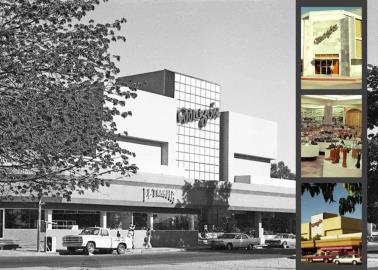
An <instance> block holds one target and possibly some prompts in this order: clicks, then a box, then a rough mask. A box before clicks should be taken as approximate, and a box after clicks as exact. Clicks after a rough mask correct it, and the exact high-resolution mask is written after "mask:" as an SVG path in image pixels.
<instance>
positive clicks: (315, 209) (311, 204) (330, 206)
mask: <svg viewBox="0 0 378 270" xmlns="http://www.w3.org/2000/svg"><path fill="white" fill-rule="evenodd" d="M347 195H348V193H347V192H346V190H345V189H344V187H343V185H342V184H340V183H339V184H337V185H336V187H335V189H334V193H333V196H334V200H335V202H333V203H326V202H325V201H324V198H323V195H322V194H321V193H320V194H319V195H318V196H314V197H311V195H310V194H309V193H308V192H305V193H304V194H303V195H302V198H301V223H307V222H310V221H311V216H313V215H316V214H321V213H323V212H328V213H334V214H339V199H340V198H343V197H346V196H347ZM344 216H346V217H353V218H360V219H361V218H362V206H361V204H359V205H356V208H355V211H354V212H353V213H347V214H345V215H344Z"/></svg>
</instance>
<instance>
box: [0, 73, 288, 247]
mask: <svg viewBox="0 0 378 270" xmlns="http://www.w3.org/2000/svg"><path fill="white" fill-rule="evenodd" d="M118 81H119V83H120V84H122V85H124V86H123V87H127V86H129V85H130V83H138V84H139V87H138V91H137V95H138V96H137V98H136V99H132V100H129V101H128V103H127V104H126V105H127V106H128V107H127V108H128V109H129V110H131V111H132V114H133V115H132V117H128V118H126V119H124V118H121V117H118V116H117V117H116V119H115V120H116V122H117V126H118V130H119V132H120V133H121V134H122V133H123V131H127V133H128V136H123V137H122V136H121V137H120V140H119V144H120V145H121V146H122V147H124V148H126V149H128V150H130V151H131V152H134V153H135V154H136V156H135V158H131V163H135V164H136V165H137V166H138V168H139V170H138V172H137V173H136V174H132V175H130V176H122V175H117V174H114V173H113V174H109V175H106V176H104V179H105V180H108V181H109V182H110V187H100V190H99V191H98V192H90V191H86V192H85V193H84V195H79V194H74V195H73V196H72V199H71V201H69V202H68V201H65V200H63V199H60V198H44V203H45V204H44V206H43V217H44V223H45V224H46V226H45V231H44V234H46V235H49V236H56V237H57V248H58V249H59V248H61V237H62V236H63V235H65V234H73V233H79V231H80V229H82V228H84V227H86V226H95V225H96V226H106V227H108V228H110V229H111V231H112V233H114V234H116V231H117V229H121V234H126V231H127V229H128V228H129V225H130V223H133V224H135V225H136V237H140V239H143V237H144V235H145V234H144V231H143V230H144V229H146V228H147V227H151V228H153V230H154V232H153V238H152V245H153V246H177V243H178V242H179V241H180V239H183V240H184V241H185V243H187V245H195V244H196V243H197V235H198V231H202V230H203V229H204V227H207V228H208V230H223V231H230V230H233V229H235V228H238V229H240V230H241V231H245V232H252V233H254V234H255V235H256V236H259V237H260V238H261V239H262V240H261V241H262V242H263V241H264V238H265V237H267V236H268V235H272V234H275V233H282V232H288V233H295V181H291V180H283V179H273V178H270V166H271V161H272V160H276V159H277V148H278V145H277V125H276V123H274V122H271V121H267V120H263V119H260V118H256V117H252V116H247V115H242V114H239V113H234V112H229V111H225V112H223V111H222V112H221V111H220V106H221V104H220V100H221V88H220V86H219V85H218V84H216V83H213V82H209V81H206V80H202V79H199V78H195V77H192V76H187V75H184V74H180V73H177V72H172V71H169V70H161V71H156V72H150V73H144V74H138V75H133V76H127V77H121V78H119V79H118ZM251 102H253V101H251ZM0 207H1V210H0V211H1V213H0V217H2V220H1V222H2V231H1V235H0V236H1V238H2V239H3V240H9V239H10V240H12V241H15V242H17V243H19V244H20V246H22V247H27V246H31V247H32V246H35V239H36V233H37V231H36V223H37V216H38V214H37V205H36V203H34V202H26V201H24V200H21V199H19V198H15V200H14V201H12V202H1V205H0ZM138 235H139V236H138ZM142 242H143V240H141V241H140V245H141V244H142ZM138 243H139V242H138V241H137V243H136V246H137V247H138V245H139V244H138Z"/></svg>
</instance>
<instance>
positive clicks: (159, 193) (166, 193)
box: [143, 188, 175, 204]
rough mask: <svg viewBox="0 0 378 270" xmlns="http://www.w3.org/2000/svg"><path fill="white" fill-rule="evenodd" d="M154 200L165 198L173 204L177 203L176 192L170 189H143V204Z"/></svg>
mask: <svg viewBox="0 0 378 270" xmlns="http://www.w3.org/2000/svg"><path fill="white" fill-rule="evenodd" d="M152 198H163V199H165V200H167V201H169V202H170V203H171V204H173V203H174V202H175V192H174V190H170V189H159V188H143V202H145V201H147V200H149V199H152Z"/></svg>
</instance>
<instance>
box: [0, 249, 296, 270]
mask: <svg viewBox="0 0 378 270" xmlns="http://www.w3.org/2000/svg"><path fill="white" fill-rule="evenodd" d="M294 253H295V251H294V250H282V249H276V250H252V251H247V250H236V251H232V252H229V251H225V250H219V251H210V250H203V251H186V252H165V253H150V254H148V253H147V254H139V255H138V254H129V255H115V254H113V255H100V254H98V255H94V256H86V255H73V256H22V257H15V256H13V257H4V256H3V257H0V268H7V269H12V268H17V269H26V268H27V269H151V270H152V269H161V270H170V269H181V270H186V269H187V270H189V269H294V268H295V259H290V258H288V257H289V255H288V254H294Z"/></svg>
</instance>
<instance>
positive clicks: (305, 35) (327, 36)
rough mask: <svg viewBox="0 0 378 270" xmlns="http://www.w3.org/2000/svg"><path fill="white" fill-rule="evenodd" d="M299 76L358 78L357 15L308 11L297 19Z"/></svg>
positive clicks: (359, 23) (359, 28)
mask: <svg viewBox="0 0 378 270" xmlns="http://www.w3.org/2000/svg"><path fill="white" fill-rule="evenodd" d="M301 59H302V75H303V76H304V77H306V76H307V77H308V76H309V77H313V76H315V77H316V76H318V77H319V76H346V77H359V78H361V76H362V20H361V16H360V15H357V14H356V13H354V12H348V11H345V10H328V11H311V12H308V13H305V14H303V15H302V17H301Z"/></svg>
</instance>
